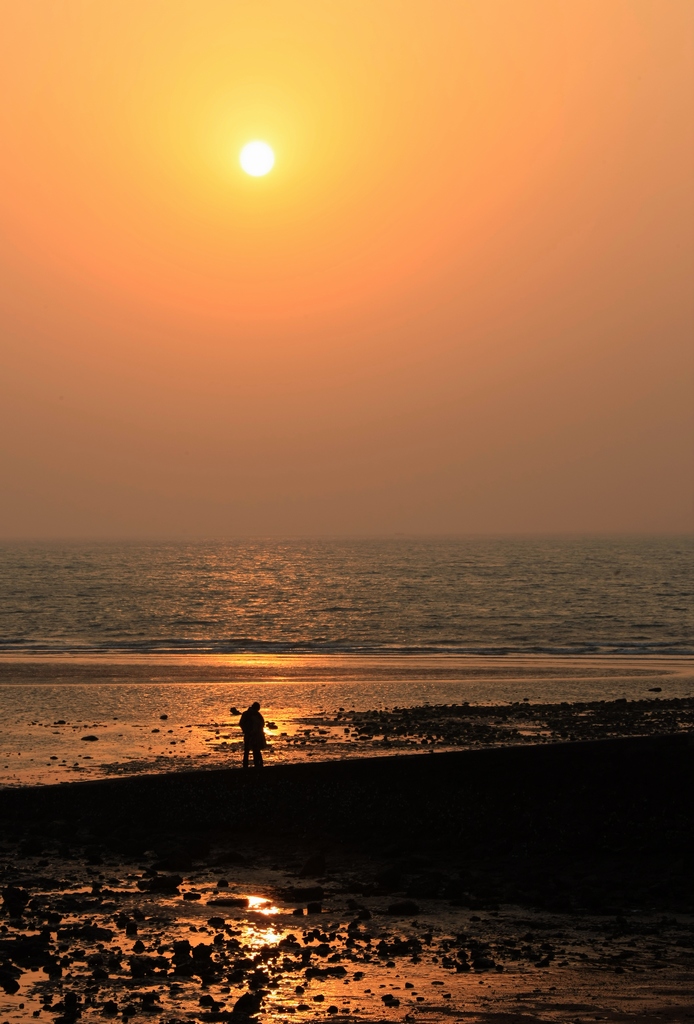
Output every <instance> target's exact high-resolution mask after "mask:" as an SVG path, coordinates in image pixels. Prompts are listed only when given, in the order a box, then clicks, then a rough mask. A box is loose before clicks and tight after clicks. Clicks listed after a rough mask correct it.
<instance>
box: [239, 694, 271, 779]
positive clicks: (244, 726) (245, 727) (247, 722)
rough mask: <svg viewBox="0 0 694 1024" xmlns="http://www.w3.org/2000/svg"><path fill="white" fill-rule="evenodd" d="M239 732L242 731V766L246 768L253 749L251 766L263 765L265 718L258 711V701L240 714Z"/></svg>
mask: <svg viewBox="0 0 694 1024" xmlns="http://www.w3.org/2000/svg"><path fill="white" fill-rule="evenodd" d="M239 725H240V726H241V732H242V733H243V767H244V768H248V760H249V757H250V753H251V751H253V767H254V768H262V767H263V747H264V746H265V745H266V744H265V719H264V718H263V716H262V715H261V713H260V704H259V703H258V701H256V702H255V704H251V706H250V707H249V708H247V709H246V710H245V711H244V713H243V714H242V715H241V721H240V722H239Z"/></svg>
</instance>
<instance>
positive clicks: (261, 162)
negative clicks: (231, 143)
mask: <svg viewBox="0 0 694 1024" xmlns="http://www.w3.org/2000/svg"><path fill="white" fill-rule="evenodd" d="M239 162H240V164H241V167H242V168H243V170H244V171H245V172H246V174H250V175H251V176H252V177H253V178H262V176H263V175H264V174H267V173H268V172H269V171H271V170H272V168H273V167H274V166H275V154H274V153H273V152H272V147H271V146H268V144H267V142H262V141H261V140H260V139H254V140H253V142H247V143H246V145H245V146H244V147H243V149H242V150H241V153H240V154H239Z"/></svg>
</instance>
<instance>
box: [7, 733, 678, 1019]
mask: <svg viewBox="0 0 694 1024" xmlns="http://www.w3.org/2000/svg"><path fill="white" fill-rule="evenodd" d="M693 768H694V742H693V741H692V738H691V737H690V736H688V735H678V736H659V737H648V738H624V739H611V740H604V741H599V742H576V743H564V744H562V745H545V746H531V747H507V748H502V749H481V750H472V751H463V752H458V753H435V754H427V755H411V756H394V757H387V758H384V757H379V758H372V759H364V760H357V761H343V762H332V763H331V762H322V763H313V764H303V765H291V766H277V767H273V768H266V769H264V770H263V771H262V772H255V771H253V770H251V771H249V772H246V773H244V772H242V771H239V770H227V771H207V772H203V773H193V772H191V773H188V774H186V773H177V774H174V775H160V776H149V777H137V778H129V779H115V780H108V781H100V782H84V783H72V784H69V785H62V786H51V787H43V788H36V789H24V790H5V791H3V792H0V824H1V825H2V838H3V848H2V851H0V852H1V854H2V886H3V898H4V903H3V916H2V918H0V921H1V922H2V923H1V924H0V986H2V988H3V989H4V992H5V994H4V997H3V994H2V991H1V990H0V1024H2V1021H3V1020H8V1021H10V1020H13V1021H14V1020H25V1019H34V1018H36V1017H39V1018H42V1019H49V1020H55V1021H60V1022H63V1024H70V1022H72V1021H76V1020H78V1019H82V1020H83V1021H85V1022H86V1021H91V1020H102V1019H113V1018H114V1017H116V1016H118V1017H120V1018H122V1019H130V1018H134V1019H143V1020H144V1019H148V1018H152V1017H154V1018H155V1019H159V1020H162V1021H165V1022H170V1021H188V1020H197V1021H206V1020H209V1021H213V1020H224V1019H229V1018H232V1019H234V1020H236V1021H243V1020H247V1019H249V1018H250V1019H253V1018H254V1017H256V1015H257V1019H260V1020H263V1019H270V1018H272V1019H278V1020H290V1019H293V1020H296V1019H297V1015H298V1017H299V1018H306V1019H310V1020H324V1019H331V1020H332V1019H335V1020H338V1021H340V1020H370V1021H371V1020H373V1021H376V1020H389V1021H392V1020H406V1021H408V1022H409V1021H419V1020H421V1021H427V1020H443V1019H450V1018H452V1019H455V1020H469V1021H477V1020H478V1021H496V1022H506V1021H508V1022H510V1021H532V1020H543V1021H544V1020H546V1021H588V1020H590V1021H593V1020H596V1019H598V1020H599V1019H606V1020H624V1021H626V1020H630V1021H640V1020H656V1019H659V1020H673V1021H674V1020H686V1019H694V996H692V992H693V991H694V984H693V982H694V916H693V915H694V886H693V879H694V842H693V840H694V813H693V812H694V787H693V786H692V781H693V779H692V769H693Z"/></svg>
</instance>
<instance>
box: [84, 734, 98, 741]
mask: <svg viewBox="0 0 694 1024" xmlns="http://www.w3.org/2000/svg"><path fill="white" fill-rule="evenodd" d="M80 738H81V739H82V740H83V742H84V743H96V742H97V741H98V739H99V737H98V736H91V735H90V736H81V737H80Z"/></svg>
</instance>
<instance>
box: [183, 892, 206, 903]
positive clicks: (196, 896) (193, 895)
mask: <svg viewBox="0 0 694 1024" xmlns="http://www.w3.org/2000/svg"><path fill="white" fill-rule="evenodd" d="M183 899H184V900H189V901H191V900H200V899H202V893H200V892H193V891H192V890H191V891H190V892H184V893H183Z"/></svg>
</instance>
